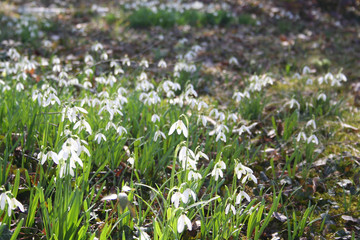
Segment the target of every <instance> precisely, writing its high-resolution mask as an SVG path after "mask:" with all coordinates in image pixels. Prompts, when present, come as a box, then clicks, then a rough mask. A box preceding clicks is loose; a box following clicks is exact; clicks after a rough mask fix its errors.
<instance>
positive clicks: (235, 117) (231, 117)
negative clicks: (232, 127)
mask: <svg viewBox="0 0 360 240" xmlns="http://www.w3.org/2000/svg"><path fill="white" fill-rule="evenodd" d="M237 119H238V117H237V116H236V114H235V113H230V114H229V115H228V120H232V121H233V122H236V121H237Z"/></svg>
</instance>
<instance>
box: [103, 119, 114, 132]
mask: <svg viewBox="0 0 360 240" xmlns="http://www.w3.org/2000/svg"><path fill="white" fill-rule="evenodd" d="M111 127H113V128H114V129H115V130H116V125H115V124H114V123H113V122H111V121H110V122H108V123H107V124H106V127H105V130H106V131H107V130H109V129H110V128H111Z"/></svg>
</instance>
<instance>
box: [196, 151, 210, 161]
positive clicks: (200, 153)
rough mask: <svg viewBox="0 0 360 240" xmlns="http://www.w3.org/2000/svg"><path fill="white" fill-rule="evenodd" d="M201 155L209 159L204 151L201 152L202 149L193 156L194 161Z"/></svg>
mask: <svg viewBox="0 0 360 240" xmlns="http://www.w3.org/2000/svg"><path fill="white" fill-rule="evenodd" d="M201 157H203V158H205V159H206V160H209V157H208V156H207V155H206V154H205V153H203V152H202V151H198V152H197V153H196V156H195V159H196V161H198V160H199V159H200V158H201Z"/></svg>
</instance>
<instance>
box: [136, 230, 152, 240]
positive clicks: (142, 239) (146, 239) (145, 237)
mask: <svg viewBox="0 0 360 240" xmlns="http://www.w3.org/2000/svg"><path fill="white" fill-rule="evenodd" d="M139 232H140V237H139V240H150V239H151V238H150V236H149V234H147V233H146V232H145V231H143V230H141V228H140V229H139Z"/></svg>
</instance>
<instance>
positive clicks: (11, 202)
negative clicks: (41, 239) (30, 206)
mask: <svg viewBox="0 0 360 240" xmlns="http://www.w3.org/2000/svg"><path fill="white" fill-rule="evenodd" d="M6 202H7V203H8V216H9V217H10V216H11V211H12V210H14V209H15V208H17V207H18V208H19V209H20V211H22V212H24V211H25V209H24V206H23V205H22V204H21V203H20V202H19V201H18V200H16V199H15V198H10V197H9V196H8V194H7V193H6V192H4V193H2V194H1V195H0V208H1V210H4V209H5V204H6Z"/></svg>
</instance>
